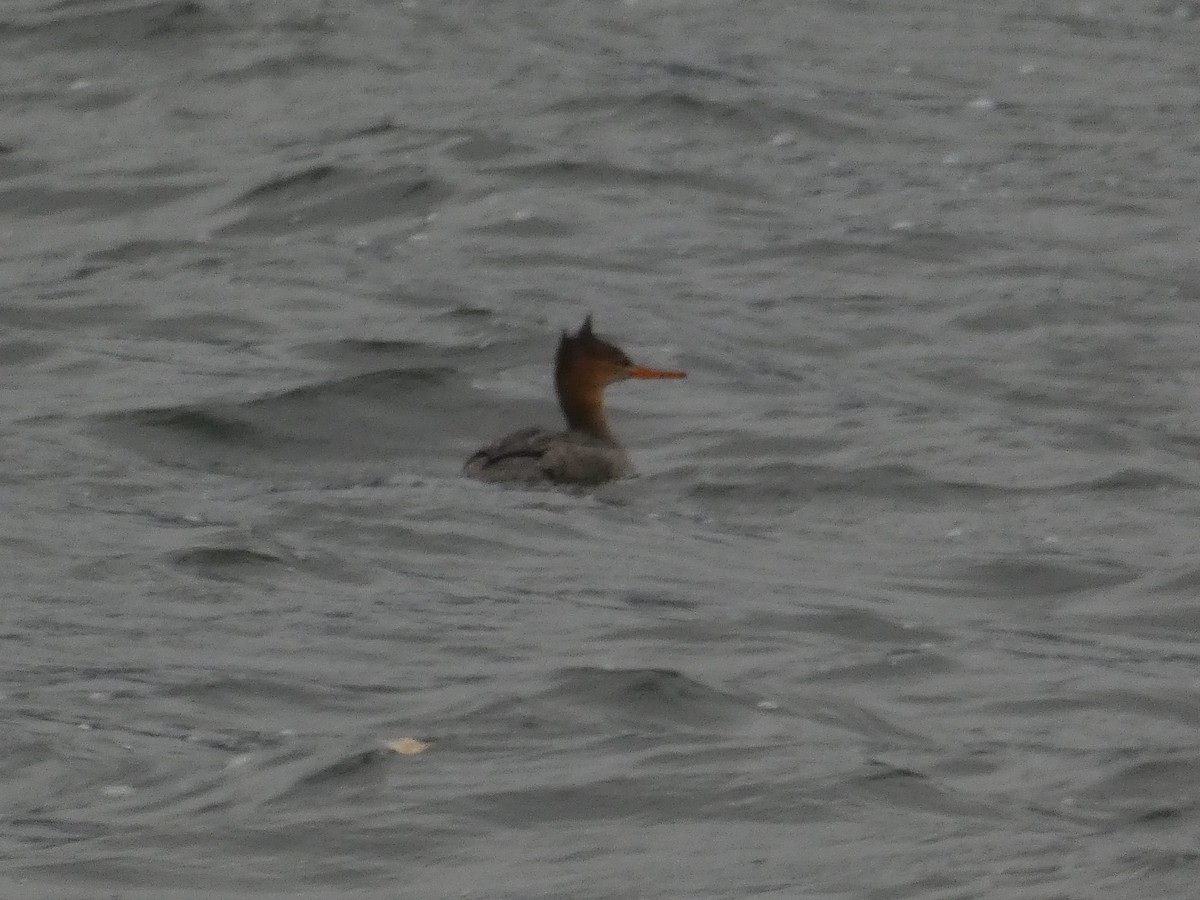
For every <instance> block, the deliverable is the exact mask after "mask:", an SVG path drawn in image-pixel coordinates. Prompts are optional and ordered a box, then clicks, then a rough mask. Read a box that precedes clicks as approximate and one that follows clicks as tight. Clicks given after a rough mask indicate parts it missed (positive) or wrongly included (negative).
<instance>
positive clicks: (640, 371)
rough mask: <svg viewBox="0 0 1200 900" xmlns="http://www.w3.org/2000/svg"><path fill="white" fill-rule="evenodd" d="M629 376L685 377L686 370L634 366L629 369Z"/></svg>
mask: <svg viewBox="0 0 1200 900" xmlns="http://www.w3.org/2000/svg"><path fill="white" fill-rule="evenodd" d="M629 377H630V378H687V372H668V371H667V370H666V369H647V368H646V367H645V366H634V367H633V368H632V369H630V370H629Z"/></svg>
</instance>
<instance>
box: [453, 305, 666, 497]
mask: <svg viewBox="0 0 1200 900" xmlns="http://www.w3.org/2000/svg"><path fill="white" fill-rule="evenodd" d="M685 374H686V373H684V372H670V371H666V370H663V369H647V368H645V367H644V366H635V365H634V364H633V362H631V361H630V359H629V357H628V356H626V355H625V353H624V352H623V351H622V350H620V349H619V348H618V347H614V346H613V345H612V344H610V343H608V342H607V341H603V340H601V339H600V338H598V337H596V335H594V334H593V333H592V317H591V316H590V315H589V316H588V317H587V318H586V319H584V320H583V326H582V327H581V328H580V329H579V331H578V332H576V333H575V334H569V333H567V332H565V331H564V332H563V335H562V339H561V340H560V341H559V342H558V353H557V355H556V356H555V359H554V387H555V391H556V392H557V394H558V405H559V407H561V409H562V413H563V417H564V418H565V419H566V420H567V430H566V431H547V430H545V429H543V428H526V429H523V430H522V431H517V432H514V433H512V434H510V435H509V436H508V437H506V438H502V439H500V440H498V441H496V443H494V444H491V445H490V446H487V447H484V448H483V449H482V450H479V451H477V452H476V453H475V454H474V455H473V456H472V457H471V458H470V459H468V460H467V462H466V465H465V466H463V472H464V473H465V474H467V475H469V476H471V477H472V478H480V479H482V480H484V481H523V482H533V483H536V482H539V481H540V482H545V481H550V482H555V483H557V484H600V483H601V482H604V481H611V480H612V479H614V478H620V477H622V476H624V475H629V474H631V473H632V472H633V463H632V462H630V459H629V454H628V453H626V452H625V448H624V447H622V446H621V444H620V443H619V442H618V441H617V439H616V437H615V436H614V435H613V433H612V429H611V428H609V427H608V420H607V419H606V418H605V417H604V389H605V388H606V387H608V386H609V385H610V384H612V383H613V382H614V381H624V380H625V379H626V378H683V377H684V376H685Z"/></svg>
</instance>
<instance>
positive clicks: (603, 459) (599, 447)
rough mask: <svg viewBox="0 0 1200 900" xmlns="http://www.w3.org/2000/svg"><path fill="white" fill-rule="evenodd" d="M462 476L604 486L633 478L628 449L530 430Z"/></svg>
mask: <svg viewBox="0 0 1200 900" xmlns="http://www.w3.org/2000/svg"><path fill="white" fill-rule="evenodd" d="M463 472H464V474H466V475H469V476H471V477H472V478H478V479H480V480H482V481H515V482H526V483H530V484H535V483H537V482H543V483H544V482H546V481H552V482H555V483H557V484H601V483H602V482H605V481H612V480H613V479H614V478H621V477H623V476H625V475H630V474H632V473H633V463H632V462H631V461H630V459H629V454H628V453H626V452H625V448H624V447H622V446H621V445H620V444H617V443H616V442H613V441H606V440H602V439H600V438H597V437H594V436H592V435H590V434H585V433H583V432H582V431H548V430H546V429H544V428H526V429H523V430H522V431H516V432H513V433H512V434H510V435H508V437H504V438H501V439H500V440H498V441H496V442H495V443H494V444H490V445H489V446H487V447H484V448H483V449H482V450H479V451H478V452H476V453H475V454H474V455H473V456H472V457H471V458H470V459H468V460H467V462H466V465H464V466H463Z"/></svg>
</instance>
